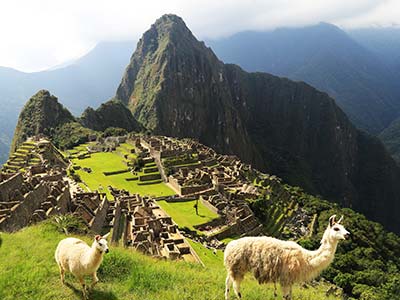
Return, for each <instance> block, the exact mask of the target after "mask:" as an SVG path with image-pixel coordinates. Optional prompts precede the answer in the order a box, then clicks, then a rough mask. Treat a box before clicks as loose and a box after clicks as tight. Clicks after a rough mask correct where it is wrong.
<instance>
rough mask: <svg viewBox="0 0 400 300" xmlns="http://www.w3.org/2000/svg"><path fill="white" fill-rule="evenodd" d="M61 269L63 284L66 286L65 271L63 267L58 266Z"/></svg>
mask: <svg viewBox="0 0 400 300" xmlns="http://www.w3.org/2000/svg"><path fill="white" fill-rule="evenodd" d="M58 267H59V268H60V277H61V283H62V284H65V270H64V269H63V268H62V267H61V265H58Z"/></svg>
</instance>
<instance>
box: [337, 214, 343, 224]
mask: <svg viewBox="0 0 400 300" xmlns="http://www.w3.org/2000/svg"><path fill="white" fill-rule="evenodd" d="M342 221H343V215H342V216H341V217H340V219H339V221H337V222H336V223H338V224H340V222H342Z"/></svg>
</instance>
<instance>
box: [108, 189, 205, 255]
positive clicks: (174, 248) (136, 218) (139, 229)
mask: <svg viewBox="0 0 400 300" xmlns="http://www.w3.org/2000/svg"><path fill="white" fill-rule="evenodd" d="M111 192H112V194H113V196H114V198H115V207H114V218H113V220H112V224H113V236H112V240H113V241H114V242H116V241H119V240H120V239H122V241H123V244H124V245H125V246H127V247H132V248H134V249H136V250H138V251H140V252H142V253H144V254H147V255H152V256H155V257H165V258H168V259H184V260H187V261H197V260H198V258H197V255H196V253H195V252H194V251H193V250H192V249H191V247H190V245H189V244H188V242H187V241H186V240H185V238H184V236H183V235H182V234H181V233H180V232H179V230H178V227H177V225H176V224H175V223H174V222H173V220H172V219H171V217H170V216H168V215H167V214H166V213H165V212H164V211H163V210H162V209H161V208H160V207H159V206H158V205H157V203H156V202H155V201H154V199H152V198H149V197H141V196H140V195H138V194H135V195H130V194H129V193H127V192H125V191H120V190H116V189H112V190H111Z"/></svg>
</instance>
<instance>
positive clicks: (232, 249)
mask: <svg viewBox="0 0 400 300" xmlns="http://www.w3.org/2000/svg"><path fill="white" fill-rule="evenodd" d="M335 217H336V216H335V215H333V216H331V217H330V218H329V224H328V227H327V228H326V230H325V232H324V235H323V237H322V240H321V246H320V247H319V249H317V250H314V251H310V250H306V249H304V248H302V247H301V246H300V245H298V244H297V243H295V242H292V241H282V240H278V239H275V238H272V237H244V238H240V239H238V240H235V241H231V242H230V243H229V244H228V245H227V246H226V249H225V254H224V264H225V267H226V270H227V272H228V276H227V277H226V286H225V299H226V300H229V289H230V286H231V284H233V289H234V292H235V294H236V296H237V297H238V298H239V299H241V297H242V296H241V294H240V283H241V281H242V280H243V277H244V275H245V273H247V272H251V273H253V275H254V277H255V278H256V279H257V280H258V282H259V283H260V284H261V283H268V282H272V283H274V285H275V291H274V294H275V298H276V297H277V294H276V283H277V282H279V283H280V285H281V288H282V294H283V299H286V300H291V299H292V285H293V284H294V283H297V282H306V281H310V280H312V279H313V278H315V277H317V276H318V275H319V274H320V273H321V271H322V270H324V269H325V268H327V267H328V266H329V264H330V263H331V262H332V260H333V258H334V255H335V252H336V247H337V244H338V242H339V241H340V240H344V239H347V238H348V237H349V236H350V233H349V232H348V231H347V230H346V229H345V228H344V227H343V226H342V225H341V224H340V222H341V221H342V220H343V216H342V217H341V218H340V219H339V221H337V222H336V221H335Z"/></svg>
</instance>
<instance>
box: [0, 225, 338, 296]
mask: <svg viewBox="0 0 400 300" xmlns="http://www.w3.org/2000/svg"><path fill="white" fill-rule="evenodd" d="M2 238H3V244H2V247H1V248H0V298H1V299H2V300H5V299H7V300H11V299H13V300H14V299H19V300H20V299H21V300H22V299H29V300H31V299H40V300H47V299H49V300H50V299H52V300H58V299H63V300H65V299H81V298H82V297H81V292H80V289H79V288H80V287H79V284H78V283H77V280H76V279H75V278H73V277H72V276H70V275H69V276H67V277H66V281H67V283H68V286H62V285H61V283H60V279H59V274H58V267H57V265H56V263H55V261H54V251H55V248H56V246H57V243H58V242H59V241H60V240H61V239H63V238H65V236H64V235H63V234H60V233H58V232H56V231H55V230H54V228H53V227H52V226H50V225H49V224H46V223H43V224H40V225H37V226H32V227H28V228H25V229H23V230H21V231H19V232H17V233H15V234H2ZM80 238H82V237H80ZM83 239H84V240H86V241H87V242H89V243H91V238H86V237H83ZM197 246H198V247H201V245H199V244H198V245H197ZM207 251H209V250H207ZM209 254H210V255H212V254H211V253H207V254H206V255H209ZM221 257H222V256H221V253H220V254H219V255H218V256H217V258H218V259H217V260H216V261H215V262H214V263H212V264H211V265H210V266H207V267H206V268H203V267H201V266H200V265H197V264H190V263H185V262H171V261H160V260H155V259H152V258H150V257H147V256H144V255H142V254H139V253H136V252H135V251H132V250H129V249H124V248H117V247H112V246H111V252H110V253H109V254H107V255H106V256H105V258H104V262H103V264H102V266H101V267H100V269H99V274H98V276H99V279H100V282H99V283H98V285H97V286H96V288H95V289H94V291H93V292H91V293H90V295H89V298H90V299H91V300H114V299H120V300H128V299H129V300H139V299H140V300H183V299H184V300H214V299H223V298H224V296H223V293H224V281H225V271H224V269H223V266H222V262H220V263H216V262H217V261H218V260H219V259H220V258H221ZM326 288H327V287H326V286H324V285H321V286H318V287H317V288H309V289H301V288H299V287H296V288H295V289H294V299H302V300H322V299H324V300H325V299H330V300H338V299H339V298H335V297H326V296H325V293H324V290H326ZM242 291H243V293H242V294H243V297H244V299H246V300H261V299H262V300H264V299H273V293H272V286H270V285H267V286H264V285H263V286H259V285H258V284H257V283H256V282H255V281H254V280H253V279H251V277H250V276H249V277H247V278H246V279H245V281H244V282H243V288H242Z"/></svg>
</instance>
